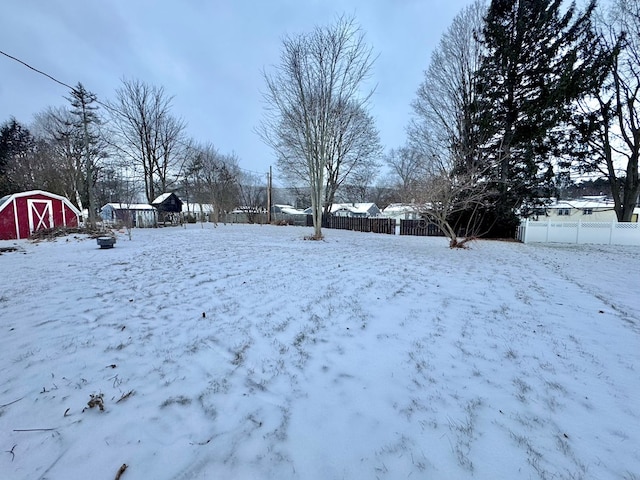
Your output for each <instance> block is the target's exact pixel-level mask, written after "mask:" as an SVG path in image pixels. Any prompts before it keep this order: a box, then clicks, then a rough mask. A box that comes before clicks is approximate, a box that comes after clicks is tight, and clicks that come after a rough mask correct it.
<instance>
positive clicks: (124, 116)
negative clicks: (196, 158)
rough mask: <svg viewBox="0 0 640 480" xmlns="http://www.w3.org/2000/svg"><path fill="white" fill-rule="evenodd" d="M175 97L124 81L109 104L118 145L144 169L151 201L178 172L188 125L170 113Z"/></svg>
mask: <svg viewBox="0 0 640 480" xmlns="http://www.w3.org/2000/svg"><path fill="white" fill-rule="evenodd" d="M171 101H172V97H170V96H167V94H166V93H165V91H164V88H162V87H154V86H150V85H148V84H146V83H144V82H141V81H138V80H123V82H122V87H120V88H119V89H117V90H116V98H115V101H113V102H111V103H110V112H111V114H112V124H113V126H114V133H115V136H116V137H117V143H116V146H117V148H118V149H119V150H120V152H121V153H122V154H123V155H124V156H125V157H127V158H128V159H129V162H131V163H133V164H136V165H137V166H139V167H141V171H142V175H143V180H144V186H145V195H146V197H147V201H149V202H152V201H153V200H154V199H155V198H156V197H157V196H158V195H159V194H161V193H164V192H165V191H166V189H167V187H168V186H169V185H168V184H169V182H170V180H171V179H172V178H174V177H176V176H177V175H178V173H179V170H180V167H181V162H182V161H183V158H184V155H182V152H180V151H179V150H180V148H181V146H183V145H184V144H185V142H184V138H183V134H184V130H185V128H186V124H185V122H184V121H183V120H181V119H179V118H176V117H175V116H173V115H172V114H171Z"/></svg>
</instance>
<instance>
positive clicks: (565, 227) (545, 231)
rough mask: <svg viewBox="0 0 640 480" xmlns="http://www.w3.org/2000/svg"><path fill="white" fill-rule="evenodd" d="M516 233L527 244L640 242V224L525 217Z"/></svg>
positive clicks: (616, 243)
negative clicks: (526, 218) (540, 220)
mask: <svg viewBox="0 0 640 480" xmlns="http://www.w3.org/2000/svg"><path fill="white" fill-rule="evenodd" d="M516 236H517V239H518V240H520V241H521V242H523V243H536V242H537V243H541V242H542V243H548V242H556V243H577V244H582V243H594V244H599V245H640V223H626V222H625V223H618V222H616V221H613V222H583V221H580V220H579V221H577V222H553V221H551V220H549V221H546V222H544V221H543V222H536V221H531V220H525V222H524V223H523V224H521V225H520V226H519V227H518V232H517V234H516Z"/></svg>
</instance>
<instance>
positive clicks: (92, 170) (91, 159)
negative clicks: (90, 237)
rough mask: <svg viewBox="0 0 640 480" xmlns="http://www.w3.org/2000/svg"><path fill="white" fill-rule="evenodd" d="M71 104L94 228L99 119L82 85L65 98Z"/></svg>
mask: <svg viewBox="0 0 640 480" xmlns="http://www.w3.org/2000/svg"><path fill="white" fill-rule="evenodd" d="M67 100H68V101H69V103H70V104H71V107H72V109H71V114H72V115H73V116H74V117H75V119H76V120H75V122H74V125H73V126H74V127H76V128H77V129H78V132H79V135H80V137H81V138H82V139H83V143H84V157H85V162H84V169H85V172H84V174H85V175H84V177H85V182H84V184H85V188H86V198H87V199H88V211H89V224H90V226H91V227H93V226H95V223H96V213H97V205H96V201H95V193H94V192H95V182H96V177H97V169H96V160H97V157H98V156H99V155H100V154H101V146H100V145H99V143H100V137H99V135H98V133H97V127H98V126H99V125H100V117H99V116H98V113H97V111H96V110H97V109H98V107H97V105H95V103H96V102H97V97H96V95H95V94H93V93H91V92H89V91H87V90H86V89H85V88H84V86H83V85H82V83H78V85H76V87H75V88H74V89H73V90H71V97H69V98H67Z"/></svg>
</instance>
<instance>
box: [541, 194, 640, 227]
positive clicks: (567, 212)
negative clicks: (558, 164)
mask: <svg viewBox="0 0 640 480" xmlns="http://www.w3.org/2000/svg"><path fill="white" fill-rule="evenodd" d="M531 220H534V221H535V220H538V221H548V220H551V221H555V222H562V221H578V220H582V221H583V222H612V221H614V220H617V216H616V212H615V209H614V203H613V202H612V201H611V200H608V199H607V198H606V197H605V196H594V197H582V198H578V199H573V200H554V201H553V202H552V203H550V204H549V205H546V206H545V207H541V208H538V209H537V210H536V211H535V212H534V216H533V217H532V218H531ZM632 221H634V222H637V221H638V214H637V213H634V218H633V219H632Z"/></svg>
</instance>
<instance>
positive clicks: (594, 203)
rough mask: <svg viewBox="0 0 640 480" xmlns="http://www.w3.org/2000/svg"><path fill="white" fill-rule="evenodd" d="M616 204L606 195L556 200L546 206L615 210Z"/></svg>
mask: <svg viewBox="0 0 640 480" xmlns="http://www.w3.org/2000/svg"><path fill="white" fill-rule="evenodd" d="M614 206H615V204H614V203H613V202H612V201H610V200H607V199H606V198H605V197H583V198H577V199H567V200H555V201H554V202H553V203H551V204H549V205H547V206H546V208H575V209H578V210H580V209H584V208H591V209H594V208H596V209H602V210H613V208H614Z"/></svg>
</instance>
